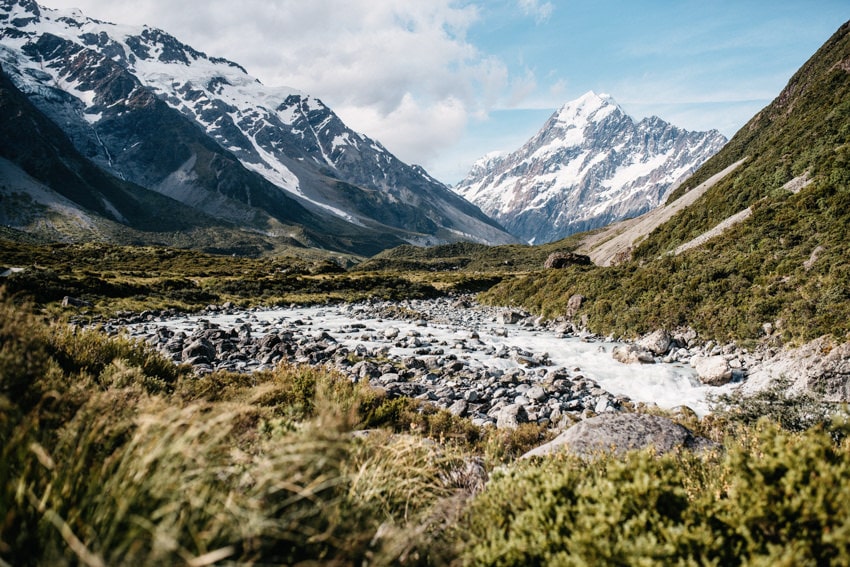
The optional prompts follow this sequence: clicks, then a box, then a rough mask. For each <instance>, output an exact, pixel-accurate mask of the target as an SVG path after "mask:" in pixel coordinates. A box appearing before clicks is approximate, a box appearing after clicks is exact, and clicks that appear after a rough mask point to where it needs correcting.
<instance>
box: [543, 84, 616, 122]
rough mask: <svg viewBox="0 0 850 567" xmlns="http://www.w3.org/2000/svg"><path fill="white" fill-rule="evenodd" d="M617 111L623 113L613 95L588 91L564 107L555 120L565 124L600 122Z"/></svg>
mask: <svg viewBox="0 0 850 567" xmlns="http://www.w3.org/2000/svg"><path fill="white" fill-rule="evenodd" d="M617 110H619V111H621V112H622V109H621V108H620V106H619V105H618V104H617V102H616V101H615V100H614V98H613V97H611V95H608V94H597V93H596V92H594V91H587V92H586V93H584V94H583V95H581V96H580V97H578V98H577V99H575V100H571V101H570V102H568V103H566V104H565V105H564V106H562V107H561V108H560V110H558V112H557V113H556V114H555V119H556V120H557V121H558V122H561V123H564V124H582V123H587V122H599V121H601V120H603V119H604V118H606V117H608V116H609V115H611V114H612V113H613V112H615V111H617Z"/></svg>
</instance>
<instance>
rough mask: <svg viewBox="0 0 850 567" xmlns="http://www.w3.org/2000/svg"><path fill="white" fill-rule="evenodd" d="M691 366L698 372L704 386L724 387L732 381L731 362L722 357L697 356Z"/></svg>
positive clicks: (692, 359)
mask: <svg viewBox="0 0 850 567" xmlns="http://www.w3.org/2000/svg"><path fill="white" fill-rule="evenodd" d="M691 366H693V367H694V370H696V371H697V376H699V379H700V382H702V383H703V384H708V385H709V386H723V385H724V384H728V383H729V381H730V380H732V369H731V368H729V361H728V360H726V357H724V356H722V355H715V356H695V357H693V358H691Z"/></svg>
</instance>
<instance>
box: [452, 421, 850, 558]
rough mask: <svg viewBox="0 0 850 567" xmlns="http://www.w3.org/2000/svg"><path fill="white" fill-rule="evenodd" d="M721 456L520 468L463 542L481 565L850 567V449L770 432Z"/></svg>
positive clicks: (482, 503)
mask: <svg viewBox="0 0 850 567" xmlns="http://www.w3.org/2000/svg"><path fill="white" fill-rule="evenodd" d="M739 433H740V434H739V436H738V437H737V439H736V440H735V441H734V442H730V443H727V448H726V452H725V453H723V454H719V455H691V454H681V455H667V456H663V457H655V456H654V454H653V453H652V451H643V452H638V453H632V454H630V455H629V456H628V457H626V458H625V459H619V458H615V457H610V456H608V457H602V458H599V459H598V460H596V461H593V462H592V463H587V462H583V461H580V460H578V459H576V458H570V457H567V456H556V457H554V458H550V459H547V460H543V461H538V462H524V463H520V464H517V465H514V466H513V467H512V468H510V469H509V470H507V471H505V472H503V473H501V474H499V475H498V476H497V477H496V478H494V479H493V480H492V482H491V483H490V484H489V485H488V487H487V490H485V491H484V492H483V493H482V494H481V495H479V496H478V497H477V498H476V499H475V500H474V501H473V502H472V505H471V506H470V507H469V508H468V509H467V510H466V512H465V514H464V517H463V520H462V522H461V523H460V524H459V526H458V527H457V528H456V530H455V532H454V534H456V536H457V537H458V538H461V539H462V540H463V541H464V542H465V545H464V546H463V547H462V548H461V551H460V554H461V556H462V558H463V562H464V563H465V564H475V565H825V564H845V563H847V562H848V561H850V544H848V541H850V540H848V539H847V536H848V535H850V531H848V530H850V514H848V512H847V510H846V509H845V507H844V506H843V505H842V502H843V501H844V499H845V498H847V497H848V496H850V460H848V458H847V452H846V451H847V449H848V446H847V445H846V444H845V445H842V446H836V445H835V444H834V443H833V441H832V440H831V439H830V436H829V435H828V434H826V433H825V432H823V431H819V430H812V431H809V432H806V433H803V434H796V435H793V434H789V433H787V432H784V431H782V430H780V429H779V428H777V427H776V426H774V425H770V424H768V423H766V422H762V423H760V424H759V425H758V426H756V427H753V428H751V429H748V430H745V431H742V432H739Z"/></svg>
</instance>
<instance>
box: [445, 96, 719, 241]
mask: <svg viewBox="0 0 850 567" xmlns="http://www.w3.org/2000/svg"><path fill="white" fill-rule="evenodd" d="M725 142H726V138H724V137H723V136H722V135H720V134H719V133H718V132H717V131H712V132H687V131H685V130H682V129H680V128H677V127H675V126H672V125H670V124H668V123H667V122H665V121H664V120H661V119H658V118H653V119H645V120H642V121H641V122H639V123H635V121H634V120H633V119H632V118H631V117H629V116H628V115H627V114H626V113H625V112H623V110H622V109H621V108H620V106H619V105H618V104H617V103H616V102H615V101H614V99H613V98H612V97H611V96H610V95H607V94H597V93H595V92H593V91H588V92H587V93H585V94H584V95H582V96H580V97H579V98H577V99H575V100H573V101H570V102H568V103H567V104H565V105H564V106H563V107H561V109H560V110H558V111H557V112H555V114H553V115H552V117H551V118H550V119H549V120H548V121H547V122H546V123H545V124H544V125H543V127H542V128H541V129H540V131H539V132H538V133H537V134H535V136H534V137H532V138H531V139H530V140H529V141H528V142H526V143H525V144H524V145H523V146H522V147H521V148H520V149H518V150H516V151H515V152H513V153H511V154H508V155H505V156H504V157H500V158H498V159H492V158H490V159H488V158H489V156H485V158H482V159H481V160H479V161H478V162H476V163H475V165H474V166H473V167H472V169H471V170H470V172H469V174H468V175H467V177H466V179H464V180H463V181H461V182H460V183H459V184H458V185H457V186H456V187H455V188H454V190H455V191H456V192H457V193H459V194H461V195H462V196H464V197H466V198H467V199H469V200H470V201H472V202H473V203H474V204H476V205H478V206H479V207H481V209H482V210H483V211H484V212H485V213H487V214H490V215H491V216H492V217H493V218H495V219H496V220H498V221H499V222H500V223H502V225H503V226H505V227H506V228H507V229H508V230H509V231H510V232H512V233H513V234H515V235H517V236H519V237H520V238H522V239H523V240H526V241H528V242H535V243H543V242H549V241H552V240H557V239H559V238H563V237H565V236H568V235H570V234H573V233H575V232H581V231H583V230H590V229H593V228H598V227H600V226H604V225H606V224H609V223H610V222H613V221H616V220H620V219H622V218H626V217H631V216H636V215H638V214H641V213H643V212H646V211H647V210H649V209H651V208H654V207H655V206H657V205H658V204H660V203H661V202H663V200H664V198H666V196H667V194H668V192H669V191H670V190H671V188H672V187H674V186H675V185H676V183H678V182H680V181H682V180H683V179H684V178H685V177H686V176H687V175H689V174H690V173H691V172H693V171H694V170H695V169H696V168H697V167H698V166H700V165H701V164H702V163H703V162H704V161H705V160H706V159H708V158H709V157H711V156H712V155H713V154H714V153H715V152H717V151H718V150H719V149H720V148H721V147H722V146H723V144H725Z"/></svg>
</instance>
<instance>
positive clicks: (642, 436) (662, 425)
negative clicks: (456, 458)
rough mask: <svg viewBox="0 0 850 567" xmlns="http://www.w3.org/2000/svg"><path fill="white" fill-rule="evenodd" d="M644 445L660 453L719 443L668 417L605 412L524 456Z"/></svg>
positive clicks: (624, 449)
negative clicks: (700, 435)
mask: <svg viewBox="0 0 850 567" xmlns="http://www.w3.org/2000/svg"><path fill="white" fill-rule="evenodd" d="M645 447H654V448H655V451H656V452H657V453H658V454H662V453H668V452H670V451H674V450H676V449H691V450H705V449H710V448H714V447H718V445H717V444H716V443H714V442H713V441H710V440H709V439H706V438H704V437H699V436H697V435H695V434H694V433H693V432H692V431H691V430H690V429H687V428H686V427H683V426H681V425H679V424H678V423H676V422H674V421H672V420H670V419H667V418H665V417H660V416H657V415H644V414H636V413H606V414H603V415H599V416H596V417H592V418H590V419H586V420H584V421H581V422H579V423H577V424H575V425H573V426H572V427H570V428H569V429H567V430H566V431H564V432H563V433H561V434H560V435H559V436H558V437H556V438H555V439H553V440H552V441H550V442H548V443H546V444H545V445H541V446H539V447H537V448H535V449H532V450H531V451H529V452H527V453H526V454H525V455H523V458H529V457H542V456H545V455H549V454H552V453H556V452H559V451H568V452H570V453H572V454H574V455H578V456H580V457H584V458H588V457H593V456H595V455H598V454H600V453H607V452H613V453H617V454H622V453H625V452H627V451H632V450H639V449H643V448H645Z"/></svg>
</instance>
